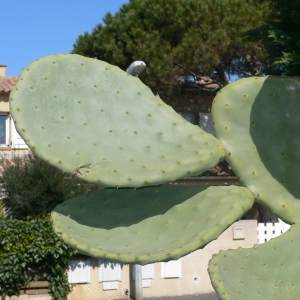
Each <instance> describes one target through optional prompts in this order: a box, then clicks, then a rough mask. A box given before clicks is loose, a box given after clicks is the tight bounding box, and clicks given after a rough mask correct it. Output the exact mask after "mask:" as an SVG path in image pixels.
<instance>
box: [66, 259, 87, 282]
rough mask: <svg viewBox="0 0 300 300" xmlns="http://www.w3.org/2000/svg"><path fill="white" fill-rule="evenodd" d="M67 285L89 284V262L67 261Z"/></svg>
mask: <svg viewBox="0 0 300 300" xmlns="http://www.w3.org/2000/svg"><path fill="white" fill-rule="evenodd" d="M68 276H69V283H89V282H91V262H90V261H89V260H73V259H72V260H69V272H68Z"/></svg>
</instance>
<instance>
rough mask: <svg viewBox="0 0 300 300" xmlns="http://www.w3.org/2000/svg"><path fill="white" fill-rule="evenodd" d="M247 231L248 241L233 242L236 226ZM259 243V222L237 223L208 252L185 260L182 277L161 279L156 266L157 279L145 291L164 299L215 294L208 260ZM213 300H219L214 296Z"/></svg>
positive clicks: (146, 296) (145, 293)
mask: <svg viewBox="0 0 300 300" xmlns="http://www.w3.org/2000/svg"><path fill="white" fill-rule="evenodd" d="M234 226H243V227H244V228H245V239H244V240H233V227H234ZM256 243H257V221H256V220H242V221H239V222H236V223H234V224H233V225H232V226H230V227H229V228H228V229H227V230H226V231H224V232H223V234H221V236H220V237H219V238H218V239H217V240H215V241H213V242H211V243H210V244H209V245H207V246H206V247H205V248H204V249H200V250H197V251H195V252H193V253H191V254H189V255H187V256H185V257H183V258H182V277H181V278H171V279H168V278H161V267H160V263H157V264H156V266H155V278H154V279H153V280H152V283H151V287H149V288H143V296H144V298H150V297H152V298H153V297H155V298H161V297H167V296H180V295H181V296H183V295H186V296H188V295H189V296H192V295H199V294H208V293H213V294H214V293H215V292H214V289H213V287H212V285H211V282H210V278H209V275H208V272H207V268H208V261H209V260H210V259H211V257H212V255H213V254H215V253H218V252H219V251H220V250H227V249H236V248H238V247H242V248H250V247H252V246H253V245H255V244H256ZM209 299H212V300H213V299H216V300H218V297H217V295H216V294H215V297H213V295H210V298H209Z"/></svg>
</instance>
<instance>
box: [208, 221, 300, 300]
mask: <svg viewBox="0 0 300 300" xmlns="http://www.w3.org/2000/svg"><path fill="white" fill-rule="evenodd" d="M299 234H300V224H297V225H293V226H292V227H291V228H290V229H289V230H288V231H287V232H286V233H284V234H283V235H282V236H280V237H277V238H275V239H272V240H270V241H269V242H267V243H265V244H262V245H256V246H254V247H253V248H252V249H242V248H240V249H236V250H227V251H220V252H219V253H218V254H217V255H214V256H213V258H212V259H211V261H210V262H209V269H208V271H209V274H210V277H211V280H212V284H213V286H214V288H215V289H216V290H217V291H218V295H219V297H220V299H221V300H237V299H243V300H248V299H249V300H253V299H255V300H266V299H272V300H283V299H284V300H295V299H299V295H300V285H299V270H300V239H299Z"/></svg>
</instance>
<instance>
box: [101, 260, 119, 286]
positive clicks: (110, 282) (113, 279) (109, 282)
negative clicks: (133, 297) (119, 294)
mask: <svg viewBox="0 0 300 300" xmlns="http://www.w3.org/2000/svg"><path fill="white" fill-rule="evenodd" d="M98 270H99V282H102V289H103V290H116V289H118V282H119V281H121V280H122V267H121V264H119V263H112V262H109V261H105V260H100V259H99V260H98Z"/></svg>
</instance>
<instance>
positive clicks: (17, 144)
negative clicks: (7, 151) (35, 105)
mask: <svg viewBox="0 0 300 300" xmlns="http://www.w3.org/2000/svg"><path fill="white" fill-rule="evenodd" d="M11 134H12V137H11V141H12V148H14V149H28V146H27V145H26V143H25V142H24V140H23V139H22V138H21V136H20V135H19V134H18V132H17V129H16V126H15V123H14V121H13V119H11Z"/></svg>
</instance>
